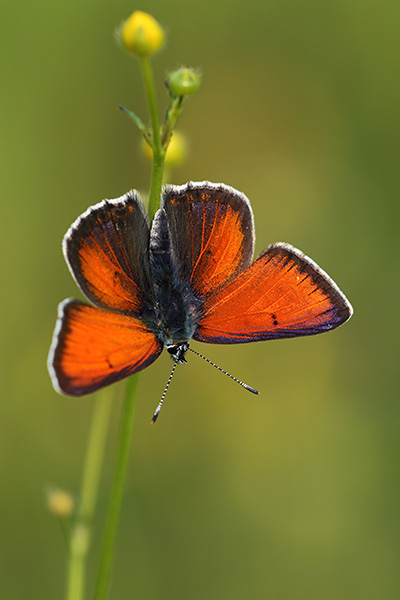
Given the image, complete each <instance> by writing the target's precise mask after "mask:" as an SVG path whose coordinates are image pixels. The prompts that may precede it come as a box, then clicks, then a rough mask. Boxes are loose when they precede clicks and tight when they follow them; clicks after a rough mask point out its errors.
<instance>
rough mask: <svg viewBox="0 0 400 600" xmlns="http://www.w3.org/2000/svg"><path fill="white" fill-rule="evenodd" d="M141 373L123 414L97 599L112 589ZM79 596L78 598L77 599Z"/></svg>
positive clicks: (132, 383)
mask: <svg viewBox="0 0 400 600" xmlns="http://www.w3.org/2000/svg"><path fill="white" fill-rule="evenodd" d="M138 382H139V376H138V375H137V374H136V375H133V376H132V377H130V378H129V379H128V381H127V384H126V388H125V398H124V406H123V409H122V415H121V424H120V432H119V438H118V448H117V457H116V465H115V472H114V479H113V481H112V485H111V492H110V500H109V506H108V512H107V516H106V523H105V526H104V534H103V541H102V545H101V555H100V564H99V570H98V576H97V583H96V589H95V593H94V599H95V600H105V598H106V597H107V593H108V588H109V583H110V575H111V567H112V558H113V553H114V545H115V538H116V533H117V525H118V518H119V513H120V508H121V501H122V494H123V490H124V483H125V475H126V468H127V465H128V457H129V448H130V444H131V436H132V428H133V418H134V414H135V404H136V391H137V385H138ZM74 600H75V599H74Z"/></svg>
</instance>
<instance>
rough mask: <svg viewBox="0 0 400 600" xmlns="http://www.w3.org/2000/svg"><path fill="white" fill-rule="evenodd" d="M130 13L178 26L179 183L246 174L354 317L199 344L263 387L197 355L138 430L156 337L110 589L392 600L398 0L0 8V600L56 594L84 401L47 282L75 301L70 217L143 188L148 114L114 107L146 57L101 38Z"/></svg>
mask: <svg viewBox="0 0 400 600" xmlns="http://www.w3.org/2000/svg"><path fill="white" fill-rule="evenodd" d="M137 8H140V9H142V10H146V11H148V12H151V13H152V14H153V15H154V16H155V17H156V18H157V19H158V20H159V21H160V22H161V23H162V24H163V25H164V26H165V27H166V29H167V32H168V44H167V47H166V48H165V50H164V51H163V52H162V53H160V54H159V55H158V56H157V59H156V61H155V70H156V76H157V80H158V83H159V93H160V103H161V104H162V106H164V105H165V103H166V100H167V96H166V93H165V90H164V88H163V84H162V79H163V76H164V73H165V71H166V70H167V69H173V68H175V67H178V66H180V65H181V64H187V65H190V66H195V67H201V69H202V72H203V77H204V83H203V87H202V89H201V92H200V93H199V94H198V95H197V96H196V97H195V98H193V99H191V100H190V101H189V102H188V104H187V107H186V109H185V113H184V115H183V117H182V119H181V121H180V130H181V131H184V132H185V134H186V135H187V136H188V140H189V146H190V157H189V159H188V161H187V162H186V163H185V165H184V166H183V167H181V168H180V169H179V170H176V171H175V172H174V173H173V174H172V175H173V176H172V178H171V180H172V182H173V183H184V182H186V181H188V180H190V179H192V180H203V179H209V180H210V181H223V182H225V183H227V184H230V185H232V186H234V187H236V188H238V189H239V190H241V191H243V192H244V193H246V194H247V196H248V197H249V198H250V200H251V202H252V206H253V209H254V213H255V220H256V230H257V246H256V252H257V253H258V252H260V251H261V250H262V249H263V248H264V247H265V246H266V245H268V244H269V243H272V242H275V241H286V242H290V243H291V244H293V245H295V246H297V247H299V248H300V249H302V250H303V251H304V252H306V253H307V254H308V255H309V256H311V257H312V258H313V259H314V260H315V261H317V262H318V263H319V264H320V265H321V266H322V267H323V268H324V269H325V270H327V271H328V273H329V274H330V275H331V276H332V277H333V278H334V279H335V281H336V282H337V283H338V284H339V285H340V287H341V288H342V289H343V290H344V292H345V293H346V295H347V296H348V298H349V299H350V301H351V302H352V304H353V305H354V308H355V315H354V317H353V318H352V320H351V321H350V322H349V323H348V324H346V325H345V326H344V327H343V328H341V329H339V330H337V331H335V332H332V333H330V334H328V335H322V336H317V337H311V338H304V339H297V340H288V341H280V342H265V343H259V344H249V345H245V346H236V347H235V346H229V347H225V348H224V347H221V346H211V345H210V346H208V345H207V346H206V345H204V344H203V345H202V344H194V345H193V347H194V348H195V349H197V350H199V351H200V352H203V353H205V354H206V355H207V356H208V357H209V358H210V359H211V360H213V361H215V362H217V363H218V364H220V365H221V366H222V367H223V368H225V369H227V370H228V371H230V372H231V373H233V374H234V375H235V376H237V377H239V378H241V379H243V380H245V381H246V382H248V383H249V384H251V385H252V386H254V387H256V388H258V389H259V390H261V395H260V396H259V397H255V396H252V395H250V394H247V393H246V392H244V391H243V390H242V389H241V388H240V387H239V386H237V385H235V384H234V383H233V382H231V381H230V380H228V379H227V378H226V377H224V376H223V375H221V374H220V373H218V372H217V371H216V370H215V369H212V368H210V367H209V366H208V365H207V364H206V363H204V362H203V361H201V360H200V359H197V358H196V357H195V356H190V357H189V364H188V365H187V366H185V367H182V368H179V369H178V370H177V373H176V376H175V378H174V380H173V382H172V385H171V387H170V390H169V393H168V396H167V399H166V403H165V406H164V409H163V412H162V414H161V416H160V419H159V421H158V422H157V425H156V426H154V427H151V426H150V419H151V416H152V414H153V410H154V408H155V406H156V404H157V402H158V400H159V398H160V394H161V392H162V390H163V387H164V385H165V383H166V380H167V378H168V375H169V371H170V367H171V361H170V359H169V357H168V356H162V357H161V358H160V359H159V360H158V361H157V363H156V364H154V365H153V366H152V367H150V368H149V369H148V370H147V371H145V372H144V373H143V376H142V377H141V382H140V391H139V401H138V406H137V415H136V422H135V431H134V443H133V448H132V453H131V462H130V466H129V472H128V482H127V488H126V493H125V497H124V504H123V511H122V515H121V526H120V529H119V536H118V546H117V555H116V560H115V572H114V580H113V587H112V594H111V598H113V599H118V600H120V599H125V598H140V599H149V600H170V599H171V600H172V599H173V600H183V599H187V598H190V599H191V600H200V599H204V598H207V599H211V600H212V599H217V598H218V599H220V598H230V599H232V600H242V599H244V598H246V599H247V598H251V599H253V598H271V599H274V600H275V599H279V600H281V599H282V600H286V599H290V600H292V599H296V600H303V599H304V600H314V599H315V600H319V599H321V598H323V599H324V600H330V599H335V600H336V599H338V598H340V599H346V600H347V599H349V600H350V599H351V600H356V599H357V600H358V599H360V600H361V599H362V600H373V599H374V600H375V599H385V600H391V599H398V598H399V597H400V568H399V566H400V565H399V560H400V544H399V536H400V511H399V507H400V464H399V455H400V405H399V402H398V400H399V398H398V396H399V394H398V362H399V361H398V339H399V319H398V300H399V292H400V290H399V266H398V250H397V249H398V230H399V229H398V222H399V208H398V206H399V185H398V181H399V175H398V171H399V137H400V110H399V107H400V85H399V60H400V47H399V45H398V38H399V18H400V5H399V3H398V2H397V1H396V0H393V1H392V2H391V1H385V0H383V1H380V2H377V1H375V2H374V1H373V0H371V1H365V0H335V1H333V0H328V1H326V2H318V1H316V0H303V1H300V0H292V1H286V2H285V1H281V2H276V1H274V0H269V1H266V2H264V1H263V2H262V1H260V0H249V1H248V2H246V3H242V2H236V1H234V0H233V1H230V2H228V1H226V0H222V1H220V2H215V1H214V0H213V1H211V0H201V2H200V1H199V0H195V1H193V2H183V1H181V0H170V1H169V2H161V0H158V1H154V2H150V1H146V0H143V1H142V3H141V5H140V6H136V5H135V4H132V3H130V2H126V1H125V0H115V1H114V2H110V1H109V2H104V1H98V2H94V1H90V0H80V1H79V2H78V1H77V0H71V1H70V2H67V3H54V2H50V1H49V0H37V1H36V2H22V3H11V2H8V3H7V4H6V5H4V6H3V11H2V14H3V16H2V34H1V46H2V51H1V56H2V67H1V79H2V90H3V91H2V94H1V98H0V103H1V115H2V144H1V150H0V151H1V153H2V156H1V168H2V179H1V180H2V201H1V202H2V204H1V206H2V208H1V216H2V227H1V229H2V234H1V242H0V243H1V245H2V247H1V256H2V304H3V306H2V310H1V313H2V316H3V324H2V328H1V330H2V331H1V352H2V355H1V360H0V365H1V390H2V393H1V405H0V464H1V468H0V481H1V494H0V503H1V511H0V514H1V535H0V554H1V556H0V597H1V598H4V599H7V600H17V599H20V598H24V599H25V598H29V599H30V600H36V599H38V600H39V599H40V600H47V599H49V600H50V599H51V600H53V599H55V598H63V597H64V583H65V564H64V562H65V553H64V548H63V542H62V538H61V534H60V530H59V527H58V523H57V521H56V520H55V518H54V517H53V516H52V515H50V514H49V513H48V511H47V509H46V506H45V490H46V489H47V488H48V486H51V485H59V486H61V487H65V488H67V489H70V490H71V491H72V492H73V493H78V491H79V485H80V477H81V472H82V461H83V456H84V452H85V445H86V440H87V433H88V429H89V424H90V417H91V414H92V410H93V404H94V402H95V398H94V397H85V398H81V399H69V398H66V397H61V396H59V395H57V394H56V393H55V392H54V391H53V389H52V387H51V384H50V380H49V377H48V374H47V371H46V356H47V352H48V347H49V344H50V339H51V335H52V331H53V327H54V322H55V316H56V306H57V304H58V302H59V301H61V300H62V299H64V298H65V297H69V296H79V293H78V291H77V289H76V286H75V284H74V282H73V280H72V278H71V277H70V275H69V272H68V270H67V267H66V265H65V263H64V260H63V257H62V253H61V240H62V236H63V235H64V233H65V231H66V230H67V228H68V227H69V225H70V224H71V223H72V221H73V220H74V219H75V218H76V217H77V216H78V215H79V214H80V213H81V212H83V211H84V210H85V209H86V208H87V207H88V206H89V205H91V204H94V203H96V202H98V201H100V200H101V199H102V198H104V197H108V198H113V197H117V196H120V195H121V194H123V193H124V192H125V191H127V190H128V189H130V188H131V187H135V188H138V189H139V190H143V191H146V190H147V188H148V184H149V166H148V165H147V164H146V163H145V162H144V161H143V160H142V159H141V157H140V154H139V152H138V150H137V147H138V143H139V134H138V132H137V131H136V130H135V128H134V126H133V125H132V124H131V123H130V122H129V121H128V120H127V119H126V118H124V116H123V115H122V114H121V113H120V112H119V111H118V110H117V107H118V105H119V104H124V105H126V106H128V107H130V108H132V109H134V110H135V111H137V112H138V114H140V115H141V116H143V118H146V115H147V112H146V105H145V101H144V98H143V91H142V85H141V80H140V74H139V69H138V65H137V64H136V63H135V61H133V60H131V59H130V58H129V57H128V56H126V55H124V54H123V53H121V52H120V50H119V49H118V48H117V46H116V44H115V42H114V39H113V30H114V28H115V27H116V26H117V25H118V24H119V23H120V21H121V20H122V19H124V18H125V17H127V16H128V15H129V14H130V13H131V12H132V11H133V10H135V9H137ZM121 390H122V388H121V387H120V388H119V389H118V393H117V396H118V397H117V398H116V401H115V410H114V413H113V419H112V423H111V434H110V438H109V443H108V450H107V461H106V467H105V472H104V477H103V479H102V499H103V500H102V502H101V503H100V508H99V518H98V529H97V533H96V535H95V539H94V547H95V548H97V546H98V543H99V528H100V525H101V523H102V518H103V516H104V510H105V499H106V497H107V490H108V488H109V483H110V477H111V472H112V459H113V455H114V448H115V442H116V433H117V429H118V421H119V415H120V407H121V398H120V396H121ZM95 554H96V552H94V555H95ZM95 558H96V557H95V556H94V557H92V560H91V567H93V566H94V561H95ZM91 584H92V575H91V576H90V578H89V585H90V586H91Z"/></svg>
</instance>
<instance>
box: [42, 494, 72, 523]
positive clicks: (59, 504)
mask: <svg viewBox="0 0 400 600" xmlns="http://www.w3.org/2000/svg"><path fill="white" fill-rule="evenodd" d="M74 505H75V501H74V498H73V496H72V495H71V494H70V493H69V492H66V491H64V490H58V489H53V490H49V491H48V492H47V507H48V509H49V511H50V512H51V513H53V515H56V516H57V517H61V518H65V517H69V516H70V515H71V513H72V511H73V510H74Z"/></svg>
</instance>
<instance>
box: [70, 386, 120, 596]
mask: <svg viewBox="0 0 400 600" xmlns="http://www.w3.org/2000/svg"><path fill="white" fill-rule="evenodd" d="M111 406H112V395H111V394H110V390H109V389H106V390H103V391H102V392H101V393H100V395H99V397H98V398H96V400H95V405H94V413H93V419H92V425H91V430H90V434H89V441H88V445H87V451H86V459H85V465H84V469H83V476H82V485H81V500H80V504H79V508H78V513H77V516H76V519H75V522H74V525H73V527H72V529H71V535H70V544H69V564H68V587H67V600H81V599H82V598H83V594H84V588H85V571H86V557H87V554H88V551H89V546H90V538H91V526H92V520H93V515H94V511H95V508H96V501H97V493H98V489H99V479H100V473H101V467H102V464H103V458H104V448H105V441H106V437H107V429H108V423H109V418H110V412H111Z"/></svg>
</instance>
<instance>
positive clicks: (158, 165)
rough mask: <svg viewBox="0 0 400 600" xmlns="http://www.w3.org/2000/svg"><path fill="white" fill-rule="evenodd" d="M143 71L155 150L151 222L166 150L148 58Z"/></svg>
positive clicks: (159, 193)
mask: <svg viewBox="0 0 400 600" xmlns="http://www.w3.org/2000/svg"><path fill="white" fill-rule="evenodd" d="M140 66H141V69H142V75H143V81H144V87H145V90H146V96H147V103H148V105H149V112H150V119H151V129H152V133H153V135H152V142H153V143H152V148H153V165H152V171H151V185H150V196H149V217H150V222H151V221H152V220H153V218H154V215H155V214H156V212H157V210H158V208H159V206H160V199H161V187H162V180H163V174H164V157H165V149H163V147H162V144H161V134H160V121H159V116H158V107H157V98H156V92H155V87H154V77H153V70H152V67H151V62H150V60H149V58H148V57H144V58H141V59H140Z"/></svg>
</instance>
